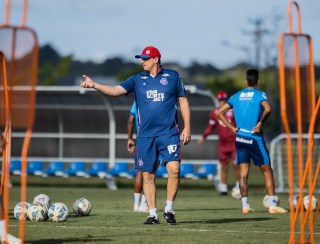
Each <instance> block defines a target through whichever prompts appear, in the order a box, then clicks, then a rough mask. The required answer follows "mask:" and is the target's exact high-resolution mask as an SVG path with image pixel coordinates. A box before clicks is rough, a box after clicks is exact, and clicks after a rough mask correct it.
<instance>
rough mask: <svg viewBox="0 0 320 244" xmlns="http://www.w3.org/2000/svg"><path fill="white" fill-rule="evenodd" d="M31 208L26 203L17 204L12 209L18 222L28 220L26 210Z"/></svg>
mask: <svg viewBox="0 0 320 244" xmlns="http://www.w3.org/2000/svg"><path fill="white" fill-rule="evenodd" d="M30 206H31V204H30V203H28V202H19V203H17V205H16V206H15V207H14V210H13V214H14V217H15V218H16V219H18V220H28V209H29V207H30Z"/></svg>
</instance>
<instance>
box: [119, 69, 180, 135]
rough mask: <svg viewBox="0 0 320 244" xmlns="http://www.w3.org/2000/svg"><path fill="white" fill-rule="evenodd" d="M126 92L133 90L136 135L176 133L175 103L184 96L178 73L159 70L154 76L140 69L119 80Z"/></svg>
mask: <svg viewBox="0 0 320 244" xmlns="http://www.w3.org/2000/svg"><path fill="white" fill-rule="evenodd" d="M120 86H122V87H123V88H124V89H125V90H126V91H127V92H128V93H131V92H134V93H135V102H136V106H137V114H138V120H139V125H138V130H137V135H138V136H139V137H154V136H160V135H166V134H179V126H178V116H177V102H178V98H179V97H184V96H186V91H185V88H184V86H183V83H182V80H181V78H180V76H179V74H178V72H176V71H174V70H169V69H161V70H160V72H159V73H158V74H157V75H156V76H155V77H152V76H150V74H149V72H147V71H143V72H141V73H138V74H135V75H133V76H131V77H129V78H128V79H127V80H126V81H124V82H122V83H120Z"/></svg>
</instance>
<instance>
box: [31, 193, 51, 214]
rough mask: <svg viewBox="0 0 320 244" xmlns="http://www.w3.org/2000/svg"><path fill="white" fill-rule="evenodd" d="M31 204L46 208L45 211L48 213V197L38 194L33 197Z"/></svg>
mask: <svg viewBox="0 0 320 244" xmlns="http://www.w3.org/2000/svg"><path fill="white" fill-rule="evenodd" d="M33 203H37V204H41V205H43V206H44V207H45V208H46V210H47V211H48V209H49V207H50V203H51V201H50V197H49V196H47V195H46V194H39V195H37V196H35V197H34V199H33Z"/></svg>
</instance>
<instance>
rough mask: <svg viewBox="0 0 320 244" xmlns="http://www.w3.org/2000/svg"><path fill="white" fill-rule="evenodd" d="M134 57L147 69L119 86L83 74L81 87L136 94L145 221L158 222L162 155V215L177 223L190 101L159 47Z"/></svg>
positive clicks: (137, 141)
mask: <svg viewBox="0 0 320 244" xmlns="http://www.w3.org/2000/svg"><path fill="white" fill-rule="evenodd" d="M135 57H136V58H140V59H141V65H142V67H143V69H144V71H143V72H141V73H138V74H135V75H133V76H131V77H129V78H128V79H127V80H126V81H124V82H122V83H120V85H116V86H110V85H102V84H99V83H95V82H94V81H93V80H92V79H90V78H89V77H88V76H86V75H83V77H84V80H83V81H81V83H80V86H81V87H84V88H94V89H96V90H98V91H100V92H102V93H104V94H106V95H109V96H120V95H124V94H128V93H131V92H134V93H135V102H136V106H137V111H138V118H139V127H138V131H137V140H136V149H135V150H136V151H135V157H136V158H135V162H136V165H137V170H140V171H142V174H143V191H144V194H145V196H146V199H147V204H148V207H149V216H148V218H147V220H146V221H145V222H144V224H158V223H159V218H158V210H157V204H156V184H155V171H156V166H157V158H158V156H159V155H160V156H161V159H162V162H161V166H165V167H167V171H168V183H167V203H166V207H165V210H164V214H163V216H164V218H165V219H166V221H167V223H168V224H175V223H176V220H175V212H174V211H173V203H174V200H175V198H176V195H177V192H178V189H179V184H180V161H181V158H180V156H181V155H180V140H181V141H182V142H183V144H184V145H186V144H188V143H189V142H190V140H191V132H190V108H189V102H188V99H187V97H186V91H185V88H184V86H183V83H182V80H181V78H180V76H179V74H178V73H177V72H176V71H173V70H169V69H163V68H162V67H161V65H160V64H161V60H160V59H161V54H160V52H159V50H158V49H157V48H155V47H153V46H148V47H145V48H144V49H143V51H142V53H141V54H139V55H136V56H135ZM178 101H179V104H180V109H181V114H182V118H183V122H184V128H183V130H182V131H181V132H180V130H179V126H178V121H177V117H178V116H177V105H178ZM179 133H180V136H179Z"/></svg>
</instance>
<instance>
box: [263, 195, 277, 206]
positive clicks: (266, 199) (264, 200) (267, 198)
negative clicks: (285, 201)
mask: <svg viewBox="0 0 320 244" xmlns="http://www.w3.org/2000/svg"><path fill="white" fill-rule="evenodd" d="M274 200H275V202H276V206H279V204H280V199H279V197H278V196H277V195H275V199H274ZM262 204H263V206H264V207H265V208H269V207H270V203H269V196H268V195H265V196H264V198H263V200H262Z"/></svg>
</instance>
